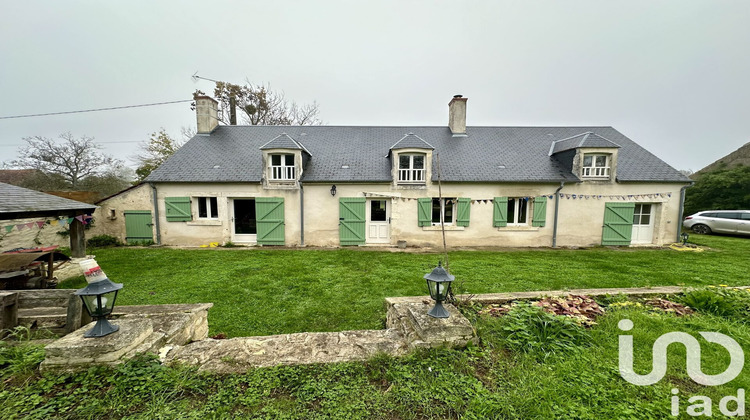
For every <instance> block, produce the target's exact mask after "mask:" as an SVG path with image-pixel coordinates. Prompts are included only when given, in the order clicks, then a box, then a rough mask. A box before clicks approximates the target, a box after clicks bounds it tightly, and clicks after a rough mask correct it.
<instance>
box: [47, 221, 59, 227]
mask: <svg viewBox="0 0 750 420" xmlns="http://www.w3.org/2000/svg"><path fill="white" fill-rule="evenodd" d="M59 223H60V221H59V220H50V221H49V224H50V225H52V226H57V225H58V224H59Z"/></svg>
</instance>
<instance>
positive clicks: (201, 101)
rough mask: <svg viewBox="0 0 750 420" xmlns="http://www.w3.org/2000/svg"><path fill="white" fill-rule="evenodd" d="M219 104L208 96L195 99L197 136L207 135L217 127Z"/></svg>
mask: <svg viewBox="0 0 750 420" xmlns="http://www.w3.org/2000/svg"><path fill="white" fill-rule="evenodd" d="M218 105H219V103H218V102H216V101H215V100H214V98H211V97H209V96H198V97H196V98H195V115H196V118H197V119H198V131H197V133H198V134H208V133H210V132H212V131H214V128H216V126H218V125H219V109H218Z"/></svg>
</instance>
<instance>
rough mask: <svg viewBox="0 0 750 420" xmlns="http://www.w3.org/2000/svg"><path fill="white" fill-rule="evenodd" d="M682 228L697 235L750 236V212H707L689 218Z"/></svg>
mask: <svg viewBox="0 0 750 420" xmlns="http://www.w3.org/2000/svg"><path fill="white" fill-rule="evenodd" d="M682 226H683V227H685V228H687V229H692V230H693V232H695V233H703V234H709V233H712V232H716V233H731V234H737V235H750V210H706V211H700V212H698V213H695V214H693V215H691V216H688V217H686V218H685V220H683V222H682Z"/></svg>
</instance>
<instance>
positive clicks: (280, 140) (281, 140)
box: [260, 133, 310, 153]
mask: <svg viewBox="0 0 750 420" xmlns="http://www.w3.org/2000/svg"><path fill="white" fill-rule="evenodd" d="M268 149H290V150H304V151H305V152H307V149H305V146H303V145H302V144H300V143H299V142H298V141H297V140H294V139H293V138H291V137H289V134H287V133H281V134H279V135H278V136H276V137H274V138H273V140H271V141H269V142H268V143H266V144H264V145H263V146H260V150H268ZM308 153H310V152H308Z"/></svg>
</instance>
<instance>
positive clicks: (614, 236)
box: [602, 202, 635, 245]
mask: <svg viewBox="0 0 750 420" xmlns="http://www.w3.org/2000/svg"><path fill="white" fill-rule="evenodd" d="M634 210H635V203H617V202H615V203H606V204H605V207H604V226H603V227H602V245H630V238H631V236H632V235H633V211H634Z"/></svg>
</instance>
